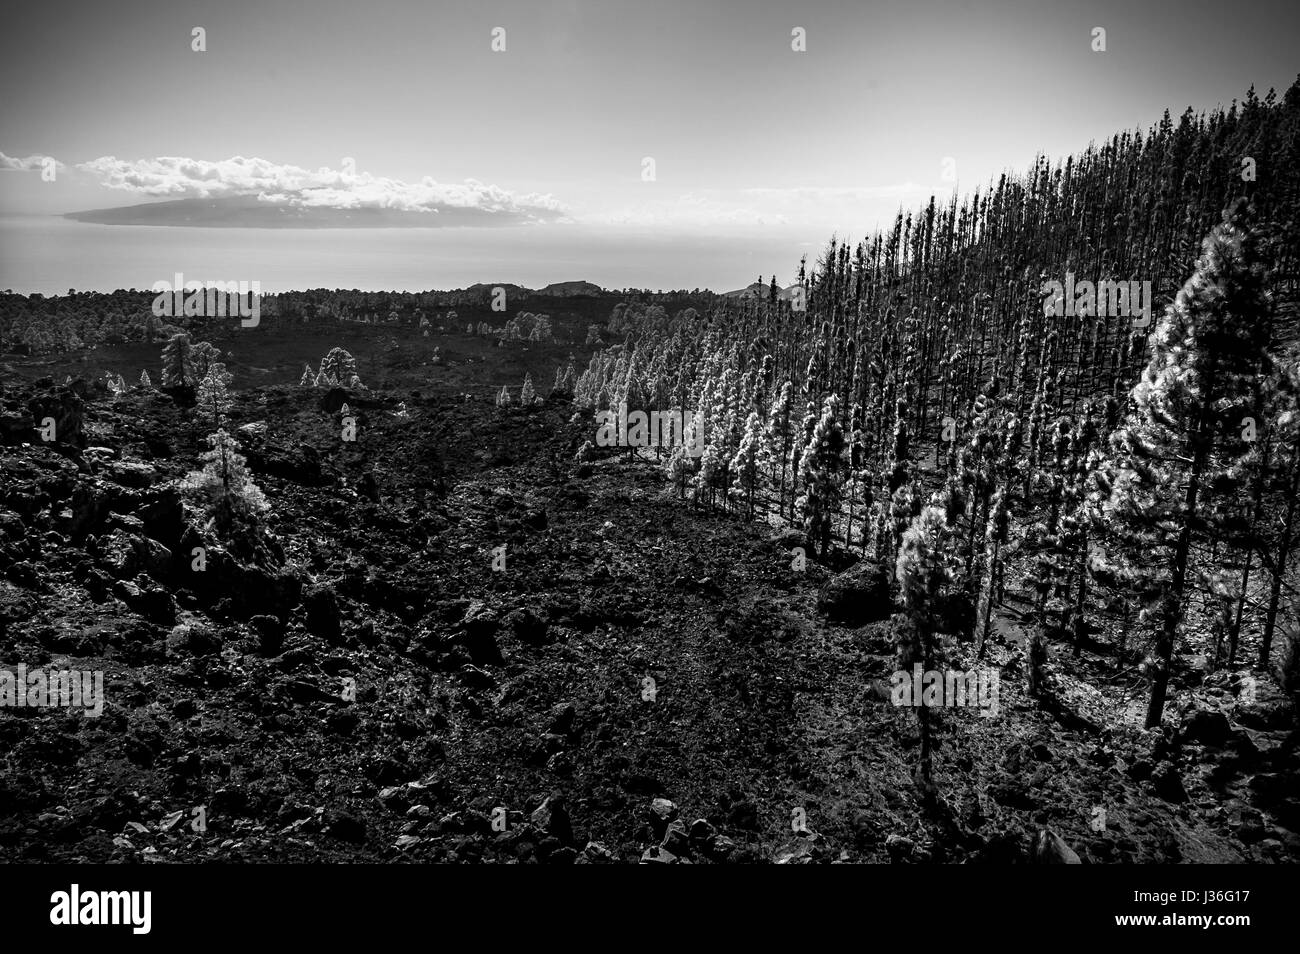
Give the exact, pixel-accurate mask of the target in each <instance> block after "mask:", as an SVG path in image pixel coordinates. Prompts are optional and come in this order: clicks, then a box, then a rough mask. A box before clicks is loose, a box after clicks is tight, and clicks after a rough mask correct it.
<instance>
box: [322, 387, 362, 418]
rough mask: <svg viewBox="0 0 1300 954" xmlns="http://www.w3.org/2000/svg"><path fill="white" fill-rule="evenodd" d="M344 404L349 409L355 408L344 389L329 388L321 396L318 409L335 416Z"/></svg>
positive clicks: (353, 402) (352, 400)
mask: <svg viewBox="0 0 1300 954" xmlns="http://www.w3.org/2000/svg"><path fill="white" fill-rule="evenodd" d="M344 404H347V405H348V406H350V407H355V406H356V402H355V400H354V399H353V397H352V395H351V394H349V393H348V392H347V389H346V388H338V387H335V388H330V389H329V390H328V391H326V392H325V393H324V394H323V395H322V396H321V399H320V402H319V407H320V409H321V410H322V411H324V412H325V413H327V414H337V413H338V412H339V409H340V408H342V407H343V405H344Z"/></svg>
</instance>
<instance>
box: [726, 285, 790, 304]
mask: <svg viewBox="0 0 1300 954" xmlns="http://www.w3.org/2000/svg"><path fill="white" fill-rule="evenodd" d="M796 287H797V286H795V285H790V286H788V287H786V288H778V289H777V290H776V297H777V298H778V299H779V300H780V301H789V300H790V299H791V297H792V296H793V294H794V289H795V288H796ZM769 290H770V289H769V287H768V286H767V285H764V284H763V283H762V282H754V283H753V284H752V285H746V286H745V287H744V288H739V289H737V290H736V291H729V292H723V293H722V297H723V298H741V299H747V298H758V299H761V300H764V301H765V300H766V299H767V293H768V291H769Z"/></svg>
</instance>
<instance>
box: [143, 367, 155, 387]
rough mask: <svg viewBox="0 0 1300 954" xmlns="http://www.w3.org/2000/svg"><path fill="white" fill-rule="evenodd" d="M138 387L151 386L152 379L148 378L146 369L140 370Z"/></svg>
mask: <svg viewBox="0 0 1300 954" xmlns="http://www.w3.org/2000/svg"><path fill="white" fill-rule="evenodd" d="M140 387H142V388H149V389H152V388H153V381H152V380H151V379H150V377H149V372H148V371H147V370H146V371H141V372H140Z"/></svg>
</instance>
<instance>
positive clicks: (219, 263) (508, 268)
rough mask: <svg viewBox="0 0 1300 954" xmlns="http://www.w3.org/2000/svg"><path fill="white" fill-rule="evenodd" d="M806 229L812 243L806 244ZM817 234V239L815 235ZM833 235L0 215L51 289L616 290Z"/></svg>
mask: <svg viewBox="0 0 1300 954" xmlns="http://www.w3.org/2000/svg"><path fill="white" fill-rule="evenodd" d="M801 239H802V240H803V241H801ZM809 239H811V241H809ZM827 239H829V236H811V237H808V236H794V235H791V234H788V233H782V232H777V231H773V230H770V229H768V228H755V229H752V230H750V231H748V232H745V233H741V234H736V233H725V234H724V233H712V232H704V233H700V232H696V233H692V234H689V235H687V234H675V233H668V232H664V231H650V230H646V229H637V228H632V227H614V226H600V227H597V226H587V225H559V224H552V225H543V226H536V225H534V226H512V227H497V228H442V229H234V228H166V227H155V226H115V225H92V224H88V223H83V222H74V221H71V220H69V219H64V218H61V217H59V216H35V215H0V289H11V290H13V291H15V292H19V293H22V294H31V293H33V292H40V293H41V294H45V295H54V294H64V293H66V292H67V291H68V289H70V288H74V289H76V290H77V291H113V290H115V289H118V288H138V289H148V288H150V287H151V286H152V285H153V284H154V282H157V281H164V280H165V281H171V279H172V277H173V276H174V275H175V273H177V272H180V273H182V274H183V275H184V276H185V278H186V280H187V281H189V280H197V281H260V282H261V287H262V290H263V291H264V292H278V291H289V290H292V289H304V288H348V289H352V288H355V289H360V290H364V291H381V290H392V291H426V290H429V289H451V288H464V287H466V286H469V285H473V284H475V283H476V282H485V283H493V282H513V283H516V284H519V285H524V286H527V287H530V288H539V287H542V286H544V285H547V284H550V283H551V282H560V281H578V280H582V281H589V282H595V283H596V284H597V285H601V286H603V287H605V288H610V289H621V288H649V289H652V290H658V289H665V290H667V289H678V288H686V289H693V288H712V289H713V290H715V291H729V290H732V289H736V288H743V287H745V286H746V285H748V284H750V283H751V282H753V281H754V280H755V279H756V278H758V276H759V275H760V274H761V275H764V276H770V275H772V274H773V273H775V274H776V276H777V281H778V282H779V283H781V284H783V285H787V284H790V283H791V282H792V281H793V280H794V276H795V274H796V273H797V271H798V268H799V258H800V256H801V255H803V254H805V253H806V254H807V255H808V257H809V260H810V261H811V260H813V259H815V257H816V254H817V253H818V252H820V251H821V249H822V247H823V245H824V242H825V240H827Z"/></svg>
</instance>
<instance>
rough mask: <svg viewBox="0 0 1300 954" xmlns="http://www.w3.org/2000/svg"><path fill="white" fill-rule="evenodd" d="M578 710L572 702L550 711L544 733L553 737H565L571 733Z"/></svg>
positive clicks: (561, 704)
mask: <svg viewBox="0 0 1300 954" xmlns="http://www.w3.org/2000/svg"><path fill="white" fill-rule="evenodd" d="M577 715H578V710H577V708H576V707H575V706H574V705H573V703H572V702H562V703H560V704H559V705H557V706H556V707H555V708H553V709H552V710H551V717H550V722H549V723H548V724H547V727H546V731H547V732H548V733H552V734H554V735H559V736H565V735H568V734H569V733H570V732H571V731H573V722H574V719H575V718H577Z"/></svg>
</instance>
